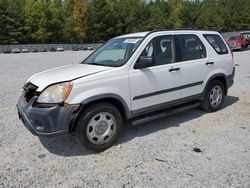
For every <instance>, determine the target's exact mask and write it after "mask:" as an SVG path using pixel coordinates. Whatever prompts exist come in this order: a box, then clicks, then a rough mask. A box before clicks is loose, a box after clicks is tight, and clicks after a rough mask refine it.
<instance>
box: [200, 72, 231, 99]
mask: <svg viewBox="0 0 250 188" xmlns="http://www.w3.org/2000/svg"><path fill="white" fill-rule="evenodd" d="M216 77H223V78H224V79H225V83H223V84H225V95H227V90H228V83H227V76H226V75H225V74H223V73H217V74H214V75H213V76H211V77H210V78H209V79H208V81H207V83H206V86H205V88H204V90H203V92H202V93H203V96H205V92H206V90H207V87H208V84H209V83H210V82H211V81H212V80H213V79H215V78H216Z"/></svg>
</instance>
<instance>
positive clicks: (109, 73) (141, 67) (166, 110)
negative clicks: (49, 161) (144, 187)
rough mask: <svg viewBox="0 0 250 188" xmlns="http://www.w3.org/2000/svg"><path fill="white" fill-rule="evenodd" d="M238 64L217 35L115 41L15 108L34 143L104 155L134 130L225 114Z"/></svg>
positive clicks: (48, 74) (32, 83) (61, 71)
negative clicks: (67, 144)
mask: <svg viewBox="0 0 250 188" xmlns="http://www.w3.org/2000/svg"><path fill="white" fill-rule="evenodd" d="M234 71H235V68H234V60H233V56H232V54H231V51H230V49H229V47H228V46H227V44H226V43H225V41H224V40H223V38H222V37H221V36H220V34H219V33H218V32H216V31H202V30H155V31H152V32H142V33H133V34H128V35H123V36H119V37H116V38H113V39H111V40H109V41H108V42H107V43H105V44H104V45H103V46H102V47H100V48H98V49H97V50H96V51H95V52H93V53H92V54H91V55H90V56H89V57H88V58H86V59H85V60H84V61H82V62H81V63H79V64H74V65H67V66H63V67H59V68H56V69H51V70H48V71H43V72H41V73H38V74H35V75H33V76H31V77H30V78H29V79H28V81H27V82H26V84H25V85H24V87H23V94H22V95H21V97H20V99H19V101H18V104H17V108H18V114H19V117H20V119H21V120H22V121H23V123H24V125H25V126H26V127H27V128H28V129H29V130H30V131H31V132H32V133H33V134H35V135H39V136H54V135H59V134H72V135H74V136H75V138H76V139H77V140H78V141H79V142H80V143H81V144H82V145H83V146H85V147H87V148H89V149H92V150H95V151H103V150H105V149H107V148H109V147H110V146H111V145H112V144H113V142H114V141H115V140H116V138H117V137H118V136H119V135H120V133H121V132H122V128H123V125H124V123H123V122H124V121H125V120H127V121H129V122H131V123H132V124H134V125H138V124H144V123H146V122H149V121H152V120H155V119H158V118H162V117H164V116H167V115H171V114H173V113H177V112H180V111H183V110H187V109H191V108H195V107H198V106H201V108H202V109H204V110H205V111H207V112H215V111H217V110H219V109H220V108H221V106H222V104H223V100H224V97H225V96H226V95H227V91H228V88H229V87H231V86H232V84H233V78H234Z"/></svg>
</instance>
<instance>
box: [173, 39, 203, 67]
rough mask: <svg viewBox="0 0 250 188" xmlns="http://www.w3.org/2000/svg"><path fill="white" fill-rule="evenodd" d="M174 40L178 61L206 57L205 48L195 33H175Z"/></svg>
mask: <svg viewBox="0 0 250 188" xmlns="http://www.w3.org/2000/svg"><path fill="white" fill-rule="evenodd" d="M175 42H176V43H175V44H176V59H177V61H178V62H180V61H190V60H195V59H203V58H206V57H207V53H206V49H205V47H204V45H203V44H202V42H201V41H200V39H199V38H198V37H197V36H196V35H175Z"/></svg>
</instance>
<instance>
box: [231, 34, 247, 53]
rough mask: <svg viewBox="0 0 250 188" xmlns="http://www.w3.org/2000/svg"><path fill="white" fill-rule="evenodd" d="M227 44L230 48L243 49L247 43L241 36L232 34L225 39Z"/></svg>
mask: <svg viewBox="0 0 250 188" xmlns="http://www.w3.org/2000/svg"><path fill="white" fill-rule="evenodd" d="M227 44H228V46H229V47H230V48H231V49H232V50H244V49H245V48H247V43H246V40H245V38H244V37H243V36H232V37H230V38H228V39H227Z"/></svg>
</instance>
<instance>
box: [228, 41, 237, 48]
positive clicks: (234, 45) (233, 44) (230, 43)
mask: <svg viewBox="0 0 250 188" xmlns="http://www.w3.org/2000/svg"><path fill="white" fill-rule="evenodd" d="M228 46H229V47H230V48H235V47H236V43H235V42H229V43H228Z"/></svg>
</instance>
